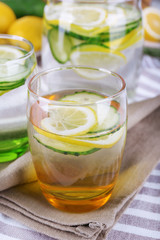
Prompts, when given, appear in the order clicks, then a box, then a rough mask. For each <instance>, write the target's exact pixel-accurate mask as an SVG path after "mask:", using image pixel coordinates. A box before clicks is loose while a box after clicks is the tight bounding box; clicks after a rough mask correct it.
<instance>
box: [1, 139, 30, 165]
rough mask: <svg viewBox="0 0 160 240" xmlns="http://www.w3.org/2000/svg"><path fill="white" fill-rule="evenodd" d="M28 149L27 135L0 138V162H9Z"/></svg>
mask: <svg viewBox="0 0 160 240" xmlns="http://www.w3.org/2000/svg"><path fill="white" fill-rule="evenodd" d="M28 149H29V144H28V137H23V138H18V139H12V140H3V141H2V140H1V141H0V163H4V162H10V161H13V160H15V159H17V158H18V157H20V156H22V155H23V154H24V153H25V152H27V150H28Z"/></svg>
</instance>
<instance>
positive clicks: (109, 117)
mask: <svg viewBox="0 0 160 240" xmlns="http://www.w3.org/2000/svg"><path fill="white" fill-rule="evenodd" d="M102 107H103V108H104V109H103V110H102V109H101V110H100V112H101V116H100V115H98V114H97V115H98V116H97V118H98V124H97V125H96V126H95V127H93V128H92V129H91V131H90V132H89V133H92V134H93V133H99V132H106V131H107V134H108V131H110V130H112V129H115V128H116V127H117V126H118V125H119V123H120V114H119V112H118V111H117V109H116V108H115V107H113V106H110V107H109V109H108V108H107V107H106V108H105V106H102Z"/></svg>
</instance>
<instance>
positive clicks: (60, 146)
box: [34, 134, 99, 156]
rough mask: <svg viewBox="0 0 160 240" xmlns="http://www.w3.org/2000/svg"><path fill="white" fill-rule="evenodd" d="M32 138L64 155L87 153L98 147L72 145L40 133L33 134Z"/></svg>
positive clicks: (94, 150) (96, 149)
mask: <svg viewBox="0 0 160 240" xmlns="http://www.w3.org/2000/svg"><path fill="white" fill-rule="evenodd" d="M34 138H35V139H36V140H37V141H38V142H39V143H40V144H42V145H43V146H45V147H47V148H49V149H51V150H53V151H55V152H58V153H62V154H65V155H74V156H79V155H88V154H91V153H94V152H96V151H98V150H99V148H93V147H85V146H78V145H73V144H70V143H67V142H62V141H59V140H55V139H50V138H48V137H46V136H44V135H41V134H35V135H34Z"/></svg>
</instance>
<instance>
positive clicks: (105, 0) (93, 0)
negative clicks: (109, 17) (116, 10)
mask: <svg viewBox="0 0 160 240" xmlns="http://www.w3.org/2000/svg"><path fill="white" fill-rule="evenodd" d="M54 1H55V2H56V3H57V2H64V3H65V0H49V1H48V2H49V3H52V2H54ZM131 1H132V2H133V0H99V1H98V0H91V1H90V0H76V1H73V0H68V1H67V3H73V4H74V3H87V4H94V3H95V4H97V3H98V4H105V3H120V2H131ZM135 1H137V2H138V1H139V0H135Z"/></svg>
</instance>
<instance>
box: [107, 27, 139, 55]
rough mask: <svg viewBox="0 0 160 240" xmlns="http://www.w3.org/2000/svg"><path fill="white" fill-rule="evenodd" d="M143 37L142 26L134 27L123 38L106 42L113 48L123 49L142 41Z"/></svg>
mask: <svg viewBox="0 0 160 240" xmlns="http://www.w3.org/2000/svg"><path fill="white" fill-rule="evenodd" d="M142 38H143V34H142V27H141V26H140V27H139V28H137V29H134V30H133V31H131V32H130V33H128V34H127V35H125V36H124V37H122V38H119V39H116V40H113V41H110V42H107V43H105V45H106V46H107V47H109V48H110V49H112V50H116V51H122V50H124V49H126V48H128V47H130V46H132V45H134V44H136V43H137V42H138V41H140V40H141V39H142Z"/></svg>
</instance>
